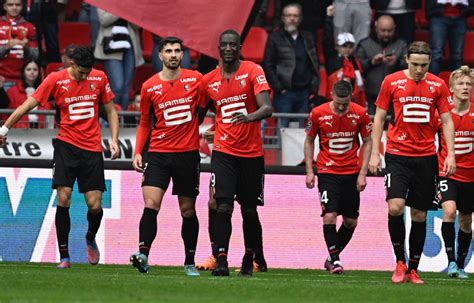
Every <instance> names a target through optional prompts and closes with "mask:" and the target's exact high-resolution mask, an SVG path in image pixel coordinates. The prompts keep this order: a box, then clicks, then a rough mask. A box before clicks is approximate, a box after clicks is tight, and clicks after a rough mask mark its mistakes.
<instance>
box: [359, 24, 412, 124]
mask: <svg viewBox="0 0 474 303" xmlns="http://www.w3.org/2000/svg"><path fill="white" fill-rule="evenodd" d="M405 49H406V43H405V41H403V40H402V39H397V38H396V35H395V22H394V20H393V18H392V17H390V16H388V15H382V16H380V17H379V18H378V19H377V21H375V32H374V33H373V34H372V36H371V37H369V38H367V39H365V40H363V41H361V42H360V44H359V46H358V47H357V50H356V56H357V58H358V59H359V60H360V62H361V64H362V69H363V71H364V77H365V80H366V82H365V88H366V96H367V99H368V113H369V114H370V115H373V114H375V105H374V103H375V100H376V99H377V96H378V94H379V90H380V85H381V84H382V81H383V79H384V78H385V76H386V75H388V74H391V73H394V72H396V71H398V70H401V69H404V68H406V64H405V62H404V61H403V55H404V53H405Z"/></svg>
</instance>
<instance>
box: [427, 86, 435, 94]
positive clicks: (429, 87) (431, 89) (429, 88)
mask: <svg viewBox="0 0 474 303" xmlns="http://www.w3.org/2000/svg"><path fill="white" fill-rule="evenodd" d="M428 90H429V91H430V93H434V91H435V89H434V88H433V86H431V85H430V86H428Z"/></svg>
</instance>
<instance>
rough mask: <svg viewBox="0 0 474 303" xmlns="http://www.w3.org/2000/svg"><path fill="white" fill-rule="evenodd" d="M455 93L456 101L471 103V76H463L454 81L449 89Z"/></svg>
mask: <svg viewBox="0 0 474 303" xmlns="http://www.w3.org/2000/svg"><path fill="white" fill-rule="evenodd" d="M449 90H450V91H451V93H453V97H454V99H457V100H459V101H461V102H469V101H470V99H471V90H472V80H471V77H469V76H462V77H459V78H457V79H456V80H455V81H454V84H453V85H452V86H451V87H450V89H449Z"/></svg>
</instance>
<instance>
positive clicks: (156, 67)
mask: <svg viewBox="0 0 474 303" xmlns="http://www.w3.org/2000/svg"><path fill="white" fill-rule="evenodd" d="M160 41H161V37H159V36H157V35H153V50H152V51H151V64H152V65H153V71H154V72H155V73H159V72H161V70H162V69H163V62H161V60H160V58H159V56H158V53H159V52H160V51H159V49H160V47H159V45H160ZM181 67H182V68H185V69H190V68H191V56H190V55H189V49H187V48H184V49H183V60H182V61H181Z"/></svg>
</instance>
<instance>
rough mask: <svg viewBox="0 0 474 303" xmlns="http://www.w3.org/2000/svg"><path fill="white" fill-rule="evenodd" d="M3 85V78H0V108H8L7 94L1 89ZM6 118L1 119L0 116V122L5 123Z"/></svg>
mask: <svg viewBox="0 0 474 303" xmlns="http://www.w3.org/2000/svg"><path fill="white" fill-rule="evenodd" d="M4 83H5V77H3V76H0V108H8V103H9V102H10V101H9V100H8V96H7V93H6V92H5V89H4V88H3V84H4ZM4 118H6V117H2V115H0V121H2V122H5V119H4Z"/></svg>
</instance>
